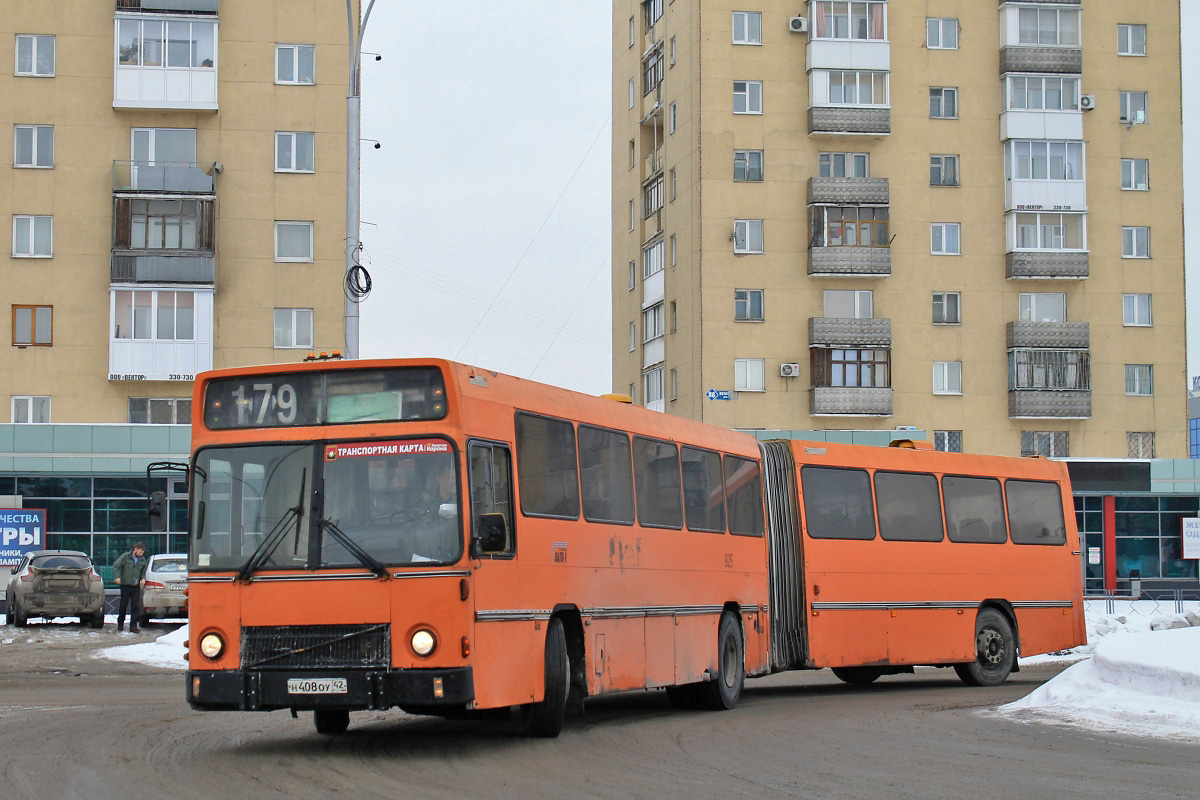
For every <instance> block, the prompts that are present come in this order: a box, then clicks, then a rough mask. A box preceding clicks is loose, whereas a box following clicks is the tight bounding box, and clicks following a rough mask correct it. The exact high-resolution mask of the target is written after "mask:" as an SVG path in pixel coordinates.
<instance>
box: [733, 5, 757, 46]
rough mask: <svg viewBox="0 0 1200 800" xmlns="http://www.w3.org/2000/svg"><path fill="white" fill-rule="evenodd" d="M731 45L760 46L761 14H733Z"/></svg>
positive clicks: (742, 12) (745, 12)
mask: <svg viewBox="0 0 1200 800" xmlns="http://www.w3.org/2000/svg"><path fill="white" fill-rule="evenodd" d="M733 43H734V44H762V13H761V12H758V11H735V12H733Z"/></svg>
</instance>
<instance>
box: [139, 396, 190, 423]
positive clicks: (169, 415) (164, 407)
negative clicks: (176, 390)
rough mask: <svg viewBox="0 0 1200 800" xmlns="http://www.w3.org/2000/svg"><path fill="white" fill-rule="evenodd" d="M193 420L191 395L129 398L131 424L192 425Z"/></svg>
mask: <svg viewBox="0 0 1200 800" xmlns="http://www.w3.org/2000/svg"><path fill="white" fill-rule="evenodd" d="M191 422H192V398H190V397H131V398H129V424H130V425H190V424H191Z"/></svg>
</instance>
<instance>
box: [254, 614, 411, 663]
mask: <svg viewBox="0 0 1200 800" xmlns="http://www.w3.org/2000/svg"><path fill="white" fill-rule="evenodd" d="M391 638H392V637H391V626H390V625H388V624H387V623H386V622H385V623H381V624H377V625H280V626H259V627H247V628H242V668H243V669H250V668H253V667H258V668H262V669H294V668H296V667H300V668H302V669H357V668H361V667H387V666H388V664H389V663H390V661H391Z"/></svg>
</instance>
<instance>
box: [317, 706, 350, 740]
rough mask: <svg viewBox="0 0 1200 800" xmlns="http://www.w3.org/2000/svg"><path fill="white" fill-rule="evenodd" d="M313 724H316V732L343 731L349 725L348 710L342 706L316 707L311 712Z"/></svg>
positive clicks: (333, 732) (329, 733)
mask: <svg viewBox="0 0 1200 800" xmlns="http://www.w3.org/2000/svg"><path fill="white" fill-rule="evenodd" d="M313 724H314V725H316V726H317V733H323V734H326V735H334V734H338V733H345V732H346V728H349V727H350V712H349V711H347V710H345V709H344V708H318V709H317V710H316V711H314V712H313Z"/></svg>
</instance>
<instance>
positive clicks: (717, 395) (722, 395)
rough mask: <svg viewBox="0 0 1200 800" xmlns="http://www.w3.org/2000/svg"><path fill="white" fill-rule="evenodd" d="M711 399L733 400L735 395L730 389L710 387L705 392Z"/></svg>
mask: <svg viewBox="0 0 1200 800" xmlns="http://www.w3.org/2000/svg"><path fill="white" fill-rule="evenodd" d="M704 396H705V397H707V398H708V399H709V400H732V399H733V395H732V393H730V391H729V390H728V389H709V390H708V391H707V392H705V393H704Z"/></svg>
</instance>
